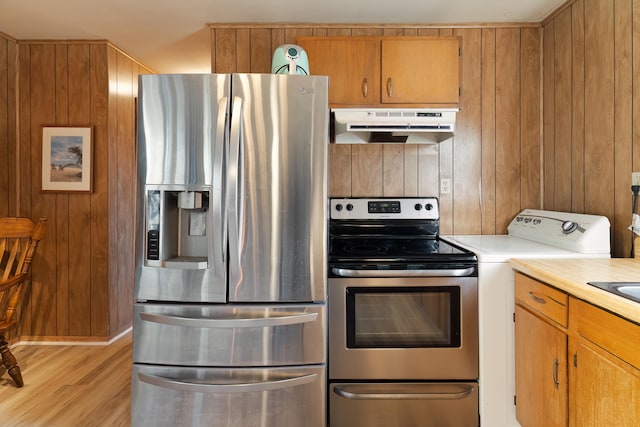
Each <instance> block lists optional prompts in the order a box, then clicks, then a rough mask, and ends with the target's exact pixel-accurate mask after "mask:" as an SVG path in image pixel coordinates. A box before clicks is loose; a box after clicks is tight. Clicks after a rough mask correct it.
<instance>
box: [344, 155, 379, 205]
mask: <svg viewBox="0 0 640 427" xmlns="http://www.w3.org/2000/svg"><path fill="white" fill-rule="evenodd" d="M351 155H352V157H351V162H352V164H351V196H353V197H367V196H369V197H380V196H383V195H384V193H383V190H382V174H383V170H382V145H354V146H353V147H351Z"/></svg>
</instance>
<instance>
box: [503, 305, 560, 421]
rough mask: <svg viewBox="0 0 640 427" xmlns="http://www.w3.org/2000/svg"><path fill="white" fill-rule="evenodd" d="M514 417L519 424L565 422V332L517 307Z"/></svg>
mask: <svg viewBox="0 0 640 427" xmlns="http://www.w3.org/2000/svg"><path fill="white" fill-rule="evenodd" d="M515 335H516V336H515V346H516V349H515V351H516V399H517V400H516V418H517V420H518V422H520V424H521V425H522V427H554V426H563V427H565V426H567V424H568V387H567V362H566V361H567V335H566V334H565V333H563V332H562V331H560V330H558V329H556V328H555V327H553V326H551V325H550V324H548V323H547V322H545V321H543V320H541V319H540V318H538V317H537V316H534V315H533V314H531V313H529V312H528V311H526V310H525V309H523V308H522V307H520V306H516V325H515Z"/></svg>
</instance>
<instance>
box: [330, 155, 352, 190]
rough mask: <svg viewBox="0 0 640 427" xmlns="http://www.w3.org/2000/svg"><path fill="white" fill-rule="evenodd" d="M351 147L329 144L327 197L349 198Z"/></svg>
mask: <svg viewBox="0 0 640 427" xmlns="http://www.w3.org/2000/svg"><path fill="white" fill-rule="evenodd" d="M351 163H352V162H351V145H348V144H329V167H328V174H329V197H349V196H351Z"/></svg>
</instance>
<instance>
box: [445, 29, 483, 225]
mask: <svg viewBox="0 0 640 427" xmlns="http://www.w3.org/2000/svg"><path fill="white" fill-rule="evenodd" d="M454 35H455V36H459V37H460V38H461V48H462V57H461V62H462V66H461V68H462V74H461V80H460V86H461V87H462V88H464V90H463V91H462V92H461V95H460V112H459V113H458V121H457V122H458V123H459V124H460V125H459V126H456V135H455V139H454V141H453V165H452V166H453V170H452V173H451V179H452V181H451V188H452V193H451V199H452V203H453V230H452V232H453V233H455V234H480V233H481V232H482V227H481V226H482V222H481V218H479V217H478V213H479V212H480V213H481V200H480V198H481V185H480V184H481V183H482V162H481V161H479V160H480V159H481V158H482V144H481V141H482V133H481V132H482V80H481V79H479V78H478V76H479V75H482V74H481V73H482V30H480V29H459V30H455V31H454Z"/></svg>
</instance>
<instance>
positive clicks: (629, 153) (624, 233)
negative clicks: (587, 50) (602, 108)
mask: <svg viewBox="0 0 640 427" xmlns="http://www.w3.org/2000/svg"><path fill="white" fill-rule="evenodd" d="M632 16H633V13H632V0H615V4H614V17H613V19H614V46H615V52H614V53H615V75H614V79H615V80H614V87H615V92H614V111H615V120H614V129H615V147H614V156H615V157H614V171H615V172H614V173H615V175H614V188H615V197H614V202H615V205H614V216H613V223H614V227H613V242H614V244H615V253H614V254H615V255H616V256H629V255H630V253H631V237H630V232H629V230H627V229H626V227H625V226H627V225H629V224H631V210H632V204H631V201H632V197H631V189H630V186H631V172H632V171H633V164H632V157H633V98H632V96H631V94H632V93H633V56H632V55H633V21H632ZM625 187H626V188H627V191H625Z"/></svg>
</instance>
